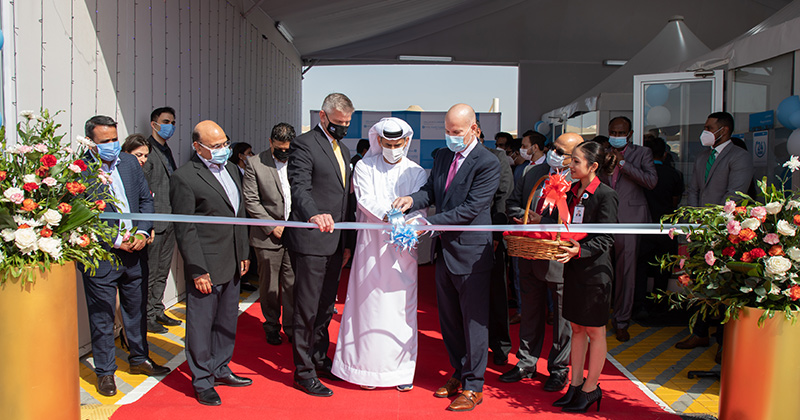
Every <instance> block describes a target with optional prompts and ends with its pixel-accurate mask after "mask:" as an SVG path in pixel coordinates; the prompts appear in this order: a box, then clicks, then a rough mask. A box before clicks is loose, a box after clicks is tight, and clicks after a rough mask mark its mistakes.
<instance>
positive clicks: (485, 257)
mask: <svg viewBox="0 0 800 420" xmlns="http://www.w3.org/2000/svg"><path fill="white" fill-rule="evenodd" d="M354 109H355V108H354V106H353V104H352V103H351V101H350V99H349V98H347V96H345V95H343V94H340V93H334V94H330V95H328V96H327V97H326V98H325V99H324V101H323V103H322V107H321V111H320V112H319V119H320V122H319V124H318V125H317V126H315V127H313V128H312V129H311V130H310V131H308V132H307V133H304V134H301V135H299V136H296V134H295V130H294V128H293V127H292V126H291V125H289V124H286V123H280V124H277V125H276V126H275V127H273V129H272V132H271V135H270V139H269V144H270V147H269V149H267V150H264V151H262V152H261V153H258V154H254V153H253V150H252V147H251V146H250V145H249V144H247V143H237V144H235V145H233V147H232V146H231V140H230V139H229V138H228V137H227V136H226V134H225V132H224V130H223V129H222V127H220V126H219V125H218V124H216V123H215V122H213V121H203V122H200V123H198V124H197V125H196V126H195V127H194V129H193V131H192V134H191V135H192V147H193V151H194V153H192V155H191V157H190V159H189V161H188V162H186V163H185V164H183V165H182V166H180V167H178V166H177V165H176V162H175V159H174V157H173V155H172V151H171V149H170V147H169V144H168V142H169V139H170V138H172V136H173V135H174V131H175V130H174V127H175V118H176V112H175V110H174V109H172V108H169V107H165V108H158V109H156V110H154V111H153V112H152V115H151V133H150V135H149V137H147V138H145V137H144V136H143V135H140V134H132V135H130V136H128V138H127V139H125V141H124V144H122V145H121V146H120V144H121V142H120V141H119V139H118V138H117V131H116V122H114V120H112V119H111V118H109V117H105V116H95V117H92V118H91V119H90V120H89V121H87V123H86V130H85V131H86V136H87V137H88V139H89V140H91V141H92V142H93V143H94V145H93V146H92V147H90V148H89V150H88V151H87V153H86V155H85V159H93V160H99V161H101V164H102V170H103V171H105V172H106V173H108V174H110V177H111V179H112V182H111V183H109V184H108V185H106V187H105V188H106V189H107V190H106V191H97V192H93V194H108V195H111V196H113V197H114V198H115V199H116V200H115V201H114V204H113V205H109V206H107V208H106V211H115V212H121V213H127V212H131V213H152V212H156V213H174V214H180V215H202V216H221V217H238V218H247V217H249V218H255V219H262V220H276V221H297V222H309V223H312V224H314V225H316V226H317V228H314V229H311V228H284V227H282V226H277V227H276V226H252V227H250V228H248V227H246V226H244V225H235V226H229V225H220V224H195V223H169V222H148V221H132V220H126V219H123V220H119V221H118V222H110V223H116V224H117V226H118V227H119V234H118V236H117V238H115V240H114V242H113V243H109V244H108V246H109V247H110V248H111V249H112V252H113V253H114V255H116V256H117V257H118V259H119V262H120V263H119V264H111V263H108V262H105V263H103V264H102V265H101V266H100V267H99V268H98V269H97V270H96V272H94V273H89V272H88V271H87V272H85V273H84V286H85V292H86V296H87V301H88V303H89V317H90V324H91V331H92V350H93V355H94V360H95V373H96V375H97V389H98V392H99V393H100V394H102V395H107V396H110V395H114V394H115V393H116V385H115V383H114V372H115V370H116V368H117V367H116V364H115V361H114V360H115V357H114V355H115V351H114V335H113V334H114V328H113V327H114V313H115V303H116V301H115V296H116V293H117V290H119V295H120V302H121V307H122V320H123V324H124V331H125V334H124V337H125V339H126V342H127V347H128V349H129V350H130V357H129V361H130V372H131V373H134V374H146V375H164V374H166V373H168V372H169V369H168V368H165V367H163V366H159V365H158V364H156V363H155V362H154V361H153V360H152V359H150V357H149V350H148V346H147V340H146V335H147V332H148V331H149V332H151V333H165V332H167V329H166V328H165V326H172V325H180V323H181V321H179V320H177V319H174V318H171V317H169V316H167V315H166V314H165V313H164V305H163V302H162V301H163V295H164V287H165V284H166V279H167V276H168V274H169V269H170V266H171V264H172V254H173V252H172V251H173V248H174V247H175V245H176V244H177V247H178V250H179V251H180V253H181V255H182V257H183V262H184V273H185V277H186V284H187V303H186V340H185V342H186V355H187V361H188V365H189V368H190V371H191V376H192V385H193V387H194V390H195V393H196V398H197V400H198V402H199V403H201V404H205V405H219V404H221V399H220V396H219V394H218V393H217V392H216V391H215V387H216V386H234V387H236V386H247V385H250V384H251V383H252V379H250V378H244V377H241V376H238V375H236V374H234V373H233V372H232V371H231V369H230V368H229V367H228V364H229V362H230V361H231V358H232V356H233V348H234V343H235V334H236V324H237V316H238V299H239V290H240V288H241V287H244V286H245V284H246V282H245V281H243V278H244V276H246V275H247V274H248V273H257V278H258V282H259V286H258V287H259V289H260V297H261V310H262V315H263V317H264V322H263V328H264V332H265V338H266V341H267V343H269V344H270V345H276V346H278V345H282V344H283V337H284V336H285V337H286V339H287V340H288V341H289V343H291V345H292V350H293V361H294V365H295V371H294V386H295V387H296V388H298V389H299V390H301V391H303V392H305V393H307V394H309V395H312V396H319V397H329V396H332V395H333V391H332V390H331V389H330V388H328V387H327V386H326V385H325V384H324V383H322V382H321V381H320V379H319V378H323V379H326V380H329V381H340V380H345V381H348V382H351V383H354V384H357V385H360V386H361V387H362V388H364V389H374V388H376V387H396V388H397V390H398V391H401V392H403V391H409V390H411V389H413V381H414V375H415V369H416V360H417V255H416V252H413V251H412V252H409V251H408V250H401V249H400V248H398V247H395V246H393V245H392V244H390V243H389V242H388V240H387V239H388V236H387V233H386V232H385V231H379V230H374V231H373V230H363V231H357V232H356V231H349V230H341V229H336V224H337V223H340V222H343V221H359V222H365V223H387V222H390V221H392V222H397V220H398V218H399V220H400V221H401V222H402V223H406V224H411V225H414V224H436V225H465V226H466V225H488V224H500V225H505V224H514V223H523V220H522V218H523V214H524V213H525V212H526V210H528V212H529V216H528V218H527V223H558V222H559V221H560V220H561V219H563V218H569V219H571V222H572V223H617V222H619V223H647V222H651V221H658V220H659V219H660V218H661V216H663V215H664V214H668V213H671V212H673V211H674V210H675V209H676V207H677V206H678V204H679V203H680V201H681V197H682V196H683V193H684V191H683V186H684V181H683V177H682V175H681V174H680V172H678V171H677V170H676V169H675V168H674V167H673V161H674V159H673V157H672V154H671V153H670V151H669V149H668V147H667V145H666V142H665V141H664V140H663V139H662V138H659V137H658V136H657V133H655V134H656V135H653V134H654V133H648V135H647V136H645V140H644V146H638V145H636V144H635V142H634V141H633V135H634V133H633V131H632V126H631V122H630V120H629V119H628V118H626V117H615V118H613V119H612V120H611V121H610V122H609V124H608V136H597V137H595V138H594V139H591V140H585V139H584V138H583V137H582V136H580V135H578V134H575V133H564V134H562V135H560V136H558V137H557V138H555V140H554V141H552V142H548V141H547V139H546V138H545V136H543V135H541V134H540V133H537V132H534V131H528V132H525V133H524V134H523V135H522V137H521V138H520V139H515V138H514V137H513V136H511V135H510V134H508V133H498V134H497V135H496V136H495V145H496V147H495V148H489V147H487V146H485V145H484V144H483V137H484V136H483V132H482V131H481V129H480V125H479V124H478V121H477V120H476V116H475V112H474V110H473V109H472V108H471V107H469V106H468V105H465V104H457V105H454V106H453V107H452V108H450V110H449V111H448V112H447V114H446V115H445V121H444V123H445V124H444V126H445V133H443V134H444V136H445V143H446V146H447V147H446V148H441V149H440V150H438V151H436V152H435V154H434V163H433V168H432V169H431V170H430V172H429V173H426V171H425V170H424V169H422V168H421V167H420V166H419V165H418V164H417V163H415V162H413V161H412V160H411V159H409V158H408V157H407V154H408V150H409V148H410V146H411V142H412V141H413V136H414V131H413V129H412V128H411V127H410V126H409V124H408V123H406V122H405V121H403V120H402V119H399V118H394V117H389V118H384V119H382V120H380V121H379V122H378V123H376V124H375V125H374V126H373V127H372V128H371V129H370V131H369V139H368V140H362V141H361V142H359V144H358V147H357V153H356V154H354V155H353V156H352V157H351V154H350V151H349V150H348V148H347V147H346V146H345V145H344V144H343V143H342V139H343V138H344V137H345V136H346V134H347V131H348V127H349V125H350V120H351V116H352V114H353V112H354ZM732 132H733V118H732V117H731V116H730V114H727V113H724V112H723V113H714V114H711V115H710V116H709V118H708V120H707V122H706V125H705V127H704V131H703V135H702V136H701V138H700V141H701V142H702V144H703V145H704V146H707V147H709V150H708V151H707V152H703V153H701V154H700V155H699V156H698V157H697V159H696V162H695V170H694V174H693V179H691V181H690V182H689V184H688V185H689V189H688V197H689V198H688V204H689V205H695V206H698V205H704V204H722V203H723V202H724V200H726V199H728V198H730V197H735V192H736V191H747V189H748V187H749V185H750V183H751V181H752V176H753V167H752V159H751V157H750V154H749V153H746V152H745V151H743V150H742V149H740V148H738V147H731V146H730V143H732V142H731V134H732ZM120 152H124V153H120ZM554 174H560V175H562V176H563V177H565V179H566V180H568V181H569V182H570V183H571V188H570V189H569V191H568V192H567V197H566V200H567V205H568V210H569V212H570V214H569V215H564V214H559V212H558V210H557V209H554V208H552V207H549V206H545V200H544V197H543V196H542V190H543V188H544V187H545V186H546V182H540V181H541V180H543V179H546V178H548V177H550V176H552V175H554ZM531 196H532V197H533V198H532V199H531V200H528V198H529V197H531ZM528 202H530V208H529V209H526V205H527V204H526V203H528ZM434 209H435V211H434ZM131 232H136V233H137V234H135V235H131V234H130V233H131ZM569 243H570V245H568V246H562V247H561V248H560V249H559V251H558V254H557V255H556V256H555V259H553V260H529V259H525V258H516V257H513V258H512V257H509V256H508V255H507V252H506V248H505V245H504V241H503V237H502V236H501V235H498V234H492V233H491V232H476V231H443V232H437V233H435V234H434V235H433V237H432V246H431V250H432V255H433V258H434V264H435V277H436V280H435V281H436V298H437V303H438V312H439V320H440V326H441V332H442V337H443V342H444V345H445V347H446V349H447V354H448V356H449V362H450V365H451V372H452V375H451V376H450V378H449V379H448V380H447V381H446V383H445V384H444V385H443V386H442V387H441V388H439V389H437V390H436V391H435V392H434V396H435V397H439V398H452V397H455V398H454V399H453V400H452V401H451V402H450V403H449V405H448V407H447V408H448V409H449V410H452V411H469V410H472V409H474V408H475V407H476V406H477V405H479V404H481V402H482V401H483V385H484V375H485V371H486V367H487V364H488V360H489V355H490V353H491V356H492V361H493V363H494V364H496V365H498V366H504V365H506V364H507V363H508V355H509V352H510V350H511V348H512V342H511V340H512V338H511V335H510V333H509V330H510V328H509V324H511V323H515V322H519V323H520V329H519V347H518V352H517V359H518V362H517V364H516V365H515V366H513V367H512V368H511V369H509V370H507V371H506V372H504V373H503V374H502V375H500V378H499V379H500V381H502V382H516V381H520V380H522V379H523V378H532V377H534V376H535V375H536V374H537V372H536V363H537V360H538V358H539V356H540V355H541V354H542V351H543V349H544V344H545V343H544V338H545V328H546V327H545V326H546V324H551V325H552V331H553V334H552V342H551V343H548V344H549V348H550V349H549V353H548V361H547V370H548V373H549V375H548V378H547V380H546V381H545V382H544V390H545V391H550V392H554V393H555V392H561V391H563V390H564V389H565V388H567V391H566V393H565V394H564V395H561V396H560V398H554V402H553V405H554V406H558V407H562V409H563V410H564V411H571V412H585V411H586V410H587V409H588V408H589V407H591V406H592V405H593V404H595V403H596V404H597V409H598V410H599V408H600V400H601V398H602V391H601V389H600V385H599V382H598V380H599V377H600V372H601V370H602V368H603V365H604V363H605V354H606V344H605V343H606V340H605V337H606V327H607V325H608V324H609V321H610V323H611V327H612V328H613V329H614V331H615V337H616V339H617V340H619V341H627V340H629V339H630V334H629V332H628V328H629V325H630V323H631V319H632V318H633V317H634V314H636V313H639V312H642V311H644V312H646V311H648V310H649V311H654V310H655V309H654V308H653V307H652V306H648V305H647V300H646V299H645V297H646V295H647V293H648V290H647V276H648V275H650V276H652V277H653V278H654V282H655V287H656V288H666V282H667V280H668V278H669V276H670V273H663V272H658V271H657V270H655V272H652V271H653V270H652V268H651V267H650V266H649V264H648V263H649V262H650V261H651V259H652V258H653V257H654V256H655V255H659V254H663V253H665V252H668V251H669V250H671V249H673V248H674V247H676V246H677V245H676V244H675V242H673V241H672V240H670V239H669V238H668V237H666V235H661V236H659V237H658V238H657V240H646V241H645V240H641V238H639V237H637V236H635V235H618V234H611V233H600V234H588V235H585V236H583V237H581V238H580V239H570V240H569ZM351 259H352V261H350V260H351ZM348 262H349V263H350V264H351V266H352V268H351V270H350V278H349V283H348V288H347V297H346V300H345V302H344V312H343V314H342V320H341V325H340V328H339V336H338V339H337V340H336V350H335V352H334V354H333V355H329V354H328V347H329V344H330V337H329V333H328V327H329V324H330V322H331V319H332V316H333V314H334V311H335V306H334V303H335V301H336V294H337V289H338V284H339V278H340V275H341V270H342V268H343V267H344V266H345V264H347V263H348ZM648 271H651V272H649V273H648ZM251 276H252V274H251ZM509 297H512V299H509ZM509 306H515V307H516V314H515V315H511V316H509V310H510V308H509ZM612 308H613V311H612ZM281 330H282V331H283V333H284V335H281ZM718 331H721V328H718ZM695 334H696V335H693V336H691V337H689V338H688V339H687V340H684V341H682V342H680V343H678V346H677V347H679V348H693V347H696V346H708V345H709V339H708V324H705V328H704V327H702V326H701V327H700V328H699V329H698V330H696V331H695ZM570 366H571V367H572V371H571V375H570ZM567 385H569V387H567Z"/></svg>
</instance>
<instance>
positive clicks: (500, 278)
mask: <svg viewBox="0 0 800 420" xmlns="http://www.w3.org/2000/svg"><path fill="white" fill-rule="evenodd" d="M506 265H507V264H506V247H505V245H503V241H502V240H501V241H500V243H499V245H497V249H496V250H495V252H494V265H493V266H492V273H491V276H492V277H491V285H490V286H489V287H490V289H489V349H491V350H492V353H493V354H494V355H495V357H497V356H498V355H499V356H502V357H508V353H509V352H510V351H511V333H510V332H509V326H508V282H507V280H506Z"/></svg>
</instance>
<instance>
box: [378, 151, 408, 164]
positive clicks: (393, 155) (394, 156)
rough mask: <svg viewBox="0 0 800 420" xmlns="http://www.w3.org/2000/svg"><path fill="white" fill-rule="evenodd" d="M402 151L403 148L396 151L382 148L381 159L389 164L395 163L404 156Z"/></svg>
mask: <svg viewBox="0 0 800 420" xmlns="http://www.w3.org/2000/svg"><path fill="white" fill-rule="evenodd" d="M404 149H405V148H404V147H398V148H397V149H387V148H385V147H384V148H383V158H384V159H386V161H387V162H389V163H397V162H399V161H400V159H402V158H403V156H405V153H403V152H404Z"/></svg>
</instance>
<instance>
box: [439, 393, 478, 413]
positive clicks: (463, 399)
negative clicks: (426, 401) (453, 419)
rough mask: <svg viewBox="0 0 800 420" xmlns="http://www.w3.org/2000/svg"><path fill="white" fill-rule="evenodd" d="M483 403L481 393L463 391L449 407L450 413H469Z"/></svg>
mask: <svg viewBox="0 0 800 420" xmlns="http://www.w3.org/2000/svg"><path fill="white" fill-rule="evenodd" d="M482 402H483V392H475V391H464V392H462V393H461V395H459V396H458V398H456V399H455V400H454V401H453V402H452V403H450V406H449V407H447V409H448V410H450V411H471V410H472V409H473V408H475V406H476V405H478V404H480V403H482Z"/></svg>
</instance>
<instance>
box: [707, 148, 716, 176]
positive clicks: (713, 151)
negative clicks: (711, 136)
mask: <svg viewBox="0 0 800 420" xmlns="http://www.w3.org/2000/svg"><path fill="white" fill-rule="evenodd" d="M715 160H717V149H711V156H709V157H708V162H707V163H706V181H708V174H710V173H711V167H712V166H714V161H715Z"/></svg>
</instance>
